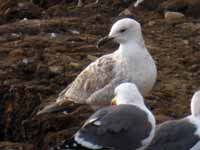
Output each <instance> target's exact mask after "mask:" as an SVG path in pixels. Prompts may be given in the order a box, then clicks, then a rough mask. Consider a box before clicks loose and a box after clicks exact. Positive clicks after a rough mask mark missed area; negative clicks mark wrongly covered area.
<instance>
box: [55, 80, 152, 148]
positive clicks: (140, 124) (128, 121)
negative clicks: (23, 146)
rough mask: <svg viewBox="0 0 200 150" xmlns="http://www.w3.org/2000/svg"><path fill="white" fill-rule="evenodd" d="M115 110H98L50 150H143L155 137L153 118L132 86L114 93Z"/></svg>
mask: <svg viewBox="0 0 200 150" xmlns="http://www.w3.org/2000/svg"><path fill="white" fill-rule="evenodd" d="M115 94H116V96H115V98H114V99H113V101H115V102H116V106H109V107H105V108H102V109H100V110H98V111H97V112H96V113H94V114H93V115H92V116H91V117H90V118H89V119H88V120H87V121H86V122H85V124H84V125H83V126H82V128H81V129H80V130H79V131H78V132H77V133H76V134H75V135H74V136H73V137H72V138H71V139H70V140H66V141H63V142H62V143H61V144H60V146H55V148H52V150H66V149H69V150H72V149H73V150H84V149H86V148H87V149H112V150H115V149H116V150H144V149H145V148H146V147H147V146H148V145H149V144H150V142H151V141H152V139H153V137H154V133H155V118H154V116H153V114H152V113H151V112H150V111H149V110H148V108H147V107H146V106H145V103H144V99H143V96H142V95H141V94H140V92H139V90H138V88H137V87H136V85H135V84H133V83H123V84H120V85H119V86H117V88H116V89H115Z"/></svg>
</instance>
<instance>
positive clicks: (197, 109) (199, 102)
mask: <svg viewBox="0 0 200 150" xmlns="http://www.w3.org/2000/svg"><path fill="white" fill-rule="evenodd" d="M191 113H192V116H194V117H200V90H199V91H197V92H195V93H194V95H193V97H192V101H191Z"/></svg>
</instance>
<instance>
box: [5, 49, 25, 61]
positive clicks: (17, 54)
mask: <svg viewBox="0 0 200 150" xmlns="http://www.w3.org/2000/svg"><path fill="white" fill-rule="evenodd" d="M8 56H9V57H10V58H11V59H13V60H19V59H21V58H23V57H24V56H25V50H24V49H21V48H18V49H15V50H12V51H11V52H10V53H9V54H8Z"/></svg>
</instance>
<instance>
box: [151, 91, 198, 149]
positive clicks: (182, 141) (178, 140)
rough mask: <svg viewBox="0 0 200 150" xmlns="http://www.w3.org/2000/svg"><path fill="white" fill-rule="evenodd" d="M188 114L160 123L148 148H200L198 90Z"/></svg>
mask: <svg viewBox="0 0 200 150" xmlns="http://www.w3.org/2000/svg"><path fill="white" fill-rule="evenodd" d="M191 112H192V114H191V115H190V116H187V117H185V118H183V119H179V120H173V121H167V122H164V123H162V124H160V125H159V126H158V127H157V129H156V133H155V138H154V140H153V142H152V144H151V145H150V147H149V148H148V150H200V91H197V92H196V93H195V94H194V96H193V98H192V101H191Z"/></svg>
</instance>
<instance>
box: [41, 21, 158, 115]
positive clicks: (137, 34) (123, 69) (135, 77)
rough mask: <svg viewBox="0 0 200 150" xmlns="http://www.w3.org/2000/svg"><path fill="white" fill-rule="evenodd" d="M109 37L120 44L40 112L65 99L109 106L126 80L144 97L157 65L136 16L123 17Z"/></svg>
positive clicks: (151, 82) (112, 29)
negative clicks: (131, 17)
mask: <svg viewBox="0 0 200 150" xmlns="http://www.w3.org/2000/svg"><path fill="white" fill-rule="evenodd" d="M108 38H112V39H114V40H115V41H116V42H117V43H119V44H120V46H119V48H118V49H117V50H116V51H115V52H113V53H111V54H107V55H104V56H102V57H100V58H98V59H97V60H96V61H94V62H92V63H91V64H90V65H89V66H87V67H86V68H85V69H84V70H83V71H82V72H81V73H80V74H79V75H78V76H77V78H76V79H75V80H74V81H73V82H72V83H71V84H70V86H69V87H67V88H66V89H64V90H63V91H62V92H61V93H60V95H59V97H58V99H57V101H56V104H53V105H52V106H47V107H46V108H44V109H43V110H42V111H40V112H39V114H40V113H45V112H51V110H52V109H51V108H55V107H58V106H61V105H63V104H64V103H65V102H66V101H73V102H75V103H82V104H84V103H86V104H90V105H91V106H92V107H93V108H94V109H96V108H101V107H103V106H106V105H109V104H110V99H111V98H112V97H113V95H114V89H115V87H116V86H117V85H119V84H120V83H123V82H132V83H135V84H136V85H137V87H138V88H139V90H140V92H141V93H142V95H143V96H145V95H147V94H148V93H149V92H150V91H151V89H152V88H153V86H154V84H155V81H156V77H157V68H156V65H155V62H154V60H153V58H152V56H151V55H150V53H149V52H148V50H147V49H146V47H145V44H144V40H143V36H142V31H141V26H140V24H139V23H138V22H137V21H135V20H133V19H129V18H124V19H121V20H119V21H117V22H116V23H115V24H114V25H113V26H112V28H111V30H110V33H109V35H108Z"/></svg>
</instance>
